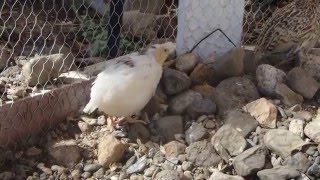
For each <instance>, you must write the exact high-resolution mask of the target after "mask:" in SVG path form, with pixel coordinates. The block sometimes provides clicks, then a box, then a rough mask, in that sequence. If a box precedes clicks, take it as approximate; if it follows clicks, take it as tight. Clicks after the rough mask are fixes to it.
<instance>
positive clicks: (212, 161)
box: [186, 140, 222, 167]
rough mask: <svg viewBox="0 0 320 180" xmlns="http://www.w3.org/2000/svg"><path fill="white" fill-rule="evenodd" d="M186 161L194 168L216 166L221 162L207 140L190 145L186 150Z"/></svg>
mask: <svg viewBox="0 0 320 180" xmlns="http://www.w3.org/2000/svg"><path fill="white" fill-rule="evenodd" d="M186 153H187V160H188V161H190V162H192V163H194V164H195V165H196V166H206V167H207V166H216V165H218V163H219V162H220V161H221V160H222V159H221V157H220V156H219V155H218V154H217V153H216V151H215V150H214V147H213V145H212V144H211V143H210V142H208V141H207V140H202V141H198V142H194V143H191V144H190V145H189V146H188V147H187V149H186Z"/></svg>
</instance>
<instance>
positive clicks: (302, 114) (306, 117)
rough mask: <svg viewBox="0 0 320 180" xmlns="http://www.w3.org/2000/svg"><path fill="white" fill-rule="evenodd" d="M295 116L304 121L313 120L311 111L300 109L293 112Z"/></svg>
mask: <svg viewBox="0 0 320 180" xmlns="http://www.w3.org/2000/svg"><path fill="white" fill-rule="evenodd" d="M293 118H295V119H300V120H302V121H311V119H312V114H311V112H309V111H298V112H295V113H293Z"/></svg>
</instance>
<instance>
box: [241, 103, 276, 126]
mask: <svg viewBox="0 0 320 180" xmlns="http://www.w3.org/2000/svg"><path fill="white" fill-rule="evenodd" d="M243 110H244V111H246V112H248V113H249V114H250V115H251V116H253V117H254V118H255V119H256V120H257V121H258V122H259V124H260V125H261V126H262V127H267V128H275V127H276V121H277V107H276V106H275V105H274V104H272V103H271V102H270V101H268V100H267V99H266V98H260V99H258V100H256V101H253V102H251V103H249V104H247V105H245V106H244V107H243Z"/></svg>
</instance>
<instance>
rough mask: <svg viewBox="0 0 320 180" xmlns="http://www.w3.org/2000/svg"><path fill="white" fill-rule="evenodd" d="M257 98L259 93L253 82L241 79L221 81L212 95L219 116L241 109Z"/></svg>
mask: <svg viewBox="0 0 320 180" xmlns="http://www.w3.org/2000/svg"><path fill="white" fill-rule="evenodd" d="M258 98H259V93H258V90H257V88H256V87H255V85H254V84H253V82H252V81H250V80H249V79H247V78H241V77H233V78H229V79H226V80H223V81H222V82H221V83H220V84H219V85H218V86H217V87H216V90H215V93H214V102H215V103H216V105H217V107H218V112H219V114H224V113H225V112H227V111H228V110H233V109H235V108H239V107H242V106H244V105H245V104H247V103H249V102H251V101H253V100H256V99H258Z"/></svg>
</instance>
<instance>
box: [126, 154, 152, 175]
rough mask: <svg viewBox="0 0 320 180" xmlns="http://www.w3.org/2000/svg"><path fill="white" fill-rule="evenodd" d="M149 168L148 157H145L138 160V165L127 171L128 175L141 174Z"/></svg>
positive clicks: (135, 164)
mask: <svg viewBox="0 0 320 180" xmlns="http://www.w3.org/2000/svg"><path fill="white" fill-rule="evenodd" d="M146 166H147V156H146V155H144V156H142V157H141V158H140V159H138V160H137V162H136V163H134V164H132V165H131V166H129V167H128V169H127V170H126V173H127V174H133V173H139V172H142V171H143V170H144V169H145V168H146Z"/></svg>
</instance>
